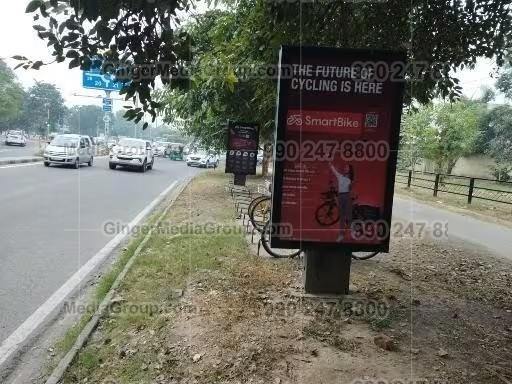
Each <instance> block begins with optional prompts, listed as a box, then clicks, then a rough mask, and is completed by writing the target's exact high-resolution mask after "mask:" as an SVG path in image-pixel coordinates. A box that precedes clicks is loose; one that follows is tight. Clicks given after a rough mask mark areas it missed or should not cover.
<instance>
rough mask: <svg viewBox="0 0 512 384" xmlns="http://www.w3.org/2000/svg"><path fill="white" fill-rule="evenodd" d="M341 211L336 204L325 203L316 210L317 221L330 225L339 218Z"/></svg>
mask: <svg viewBox="0 0 512 384" xmlns="http://www.w3.org/2000/svg"><path fill="white" fill-rule="evenodd" d="M339 216H340V214H339V211H338V207H337V206H336V205H333V204H330V203H323V204H322V205H321V206H320V207H318V209H317V210H316V212H315V219H316V222H317V223H318V224H320V225H323V226H330V225H333V224H334V223H336V222H337V221H338V220H339Z"/></svg>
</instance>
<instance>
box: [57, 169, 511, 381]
mask: <svg viewBox="0 0 512 384" xmlns="http://www.w3.org/2000/svg"><path fill="white" fill-rule="evenodd" d="M226 183H227V177H226V176H224V175H222V174H220V173H209V174H208V175H207V176H203V177H201V178H199V179H198V180H196V181H195V182H193V183H192V184H191V185H190V186H189V187H188V189H187V190H186V192H185V193H184V194H183V196H182V198H181V199H180V200H179V201H178V204H177V206H176V207H175V208H173V210H172V211H173V213H172V214H171V216H170V218H169V220H168V221H169V222H171V221H172V222H174V223H181V224H183V223H189V224H190V223H192V224H193V223H196V224H201V223H205V222H210V223H211V222H215V223H217V224H219V225H222V226H226V225H228V226H230V228H236V227H237V225H238V224H237V221H236V219H235V213H234V209H233V204H232V201H231V199H230V197H229V194H228V193H227V192H226V191H225V190H224V185H226ZM197 196H201V198H197ZM162 236H164V235H162ZM223 236H224V235H219V236H207V237H204V236H202V235H196V237H193V238H190V237H184V236H181V237H180V236H179V235H178V236H177V237H176V236H174V237H170V236H168V235H165V236H164V237H162V238H161V239H155V240H154V241H153V242H151V243H150V245H149V248H148V249H147V250H145V252H144V255H141V256H142V259H141V260H139V261H138V262H136V263H135V264H134V266H133V270H132V271H131V272H130V274H129V275H128V276H127V280H126V282H125V284H123V287H122V288H121V290H120V291H119V292H118V297H119V299H118V300H117V301H118V302H119V303H121V305H122V306H125V307H127V306H129V305H131V306H134V305H135V306H138V308H141V305H142V304H143V303H148V302H150V303H152V304H154V305H155V306H154V308H155V310H154V311H149V312H146V313H137V314H136V315H133V314H132V315H131V316H124V317H123V316H122V314H110V315H109V316H108V317H106V318H104V319H103V320H102V323H101V325H100V326H99V328H98V329H97V330H96V332H95V334H94V336H93V338H92V339H91V340H90V341H89V343H88V345H87V346H86V348H85V349H84V351H83V352H81V354H80V356H79V357H78V359H77V360H76V361H75V363H74V364H73V366H72V367H71V369H70V370H69V372H68V374H67V376H66V378H65V383H78V382H80V383H111V384H113V383H123V384H124V383H130V384H131V383H276V384H278V383H301V384H302V383H304V384H305V383H308V384H309V383H339V384H344V383H354V384H355V383H361V384H362V383H382V384H384V383H386V384H387V383H395V384H399V383H411V382H414V383H420V382H421V383H454V384H456V383H489V384H492V383H501V384H507V383H508V384H510V383H511V382H512V263H510V262H509V261H506V260H502V259H497V258H494V257H493V256H490V255H486V254H483V253H481V252H478V251H477V250H468V249H464V247H463V245H461V244H457V243H452V242H442V243H441V242H437V243H436V242H433V241H430V240H429V239H416V240H411V239H395V240H394V241H393V244H392V249H391V252H390V253H389V254H387V255H382V256H378V257H376V258H375V259H372V260H369V261H357V262H353V264H352V289H351V294H350V295H348V296H345V297H342V298H340V297H315V296H309V295H305V294H304V293H303V270H302V260H301V259H300V258H299V259H295V260H289V259H286V260H275V259H267V258H262V257H257V256H255V255H253V254H251V252H250V250H249V247H248V246H247V244H246V242H245V237H244V235H243V234H240V233H236V234H234V233H233V234H229V235H226V236H224V237H223ZM214 238H215V239H214ZM191 241H193V244H191V243H190V242H191ZM194 244H195V245H194ZM163 249H164V250H165V251H162V250H163ZM178 250H181V251H180V252H178ZM156 260H158V263H157V262H156ZM151 268H153V269H151ZM177 270H179V271H181V272H180V274H178V272H177ZM172 278H174V280H173V279H172ZM121 312H122V311H121ZM122 313H126V312H122Z"/></svg>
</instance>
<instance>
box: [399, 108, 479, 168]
mask: <svg viewBox="0 0 512 384" xmlns="http://www.w3.org/2000/svg"><path fill="white" fill-rule="evenodd" d="M484 113H485V106H483V105H482V104H481V103H475V102H471V101H468V100H462V101H459V102H455V103H446V102H445V103H438V104H432V105H426V106H422V107H420V108H419V109H418V110H416V111H413V112H410V113H408V114H406V115H405V116H404V119H403V130H402V137H401V158H402V159H403V160H405V161H404V162H405V163H406V164H409V165H410V166H411V167H413V166H414V165H416V164H417V162H418V160H419V159H420V158H424V159H428V160H431V161H433V162H434V164H435V171H436V172H439V173H447V174H450V173H451V172H452V170H453V167H454V166H455V164H456V163H457V160H459V159H460V158H461V157H462V156H466V155H469V154H471V153H472V152H473V151H474V148H475V143H476V141H477V138H478V136H479V134H480V131H479V128H480V126H481V122H480V120H481V119H482V118H483V116H484Z"/></svg>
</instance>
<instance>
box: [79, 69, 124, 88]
mask: <svg viewBox="0 0 512 384" xmlns="http://www.w3.org/2000/svg"><path fill="white" fill-rule="evenodd" d="M82 86H83V87H84V88H91V89H103V90H105V91H120V90H121V89H122V88H123V83H122V82H120V81H115V76H113V75H110V74H104V73H101V72H99V71H95V70H92V71H84V72H83V77H82Z"/></svg>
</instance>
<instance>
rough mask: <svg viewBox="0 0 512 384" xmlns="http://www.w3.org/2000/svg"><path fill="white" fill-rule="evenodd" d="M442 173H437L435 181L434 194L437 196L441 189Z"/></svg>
mask: <svg viewBox="0 0 512 384" xmlns="http://www.w3.org/2000/svg"><path fill="white" fill-rule="evenodd" d="M440 177H441V175H440V174H439V173H438V174H437V175H436V181H435V182H434V196H437V191H438V190H439V178H440Z"/></svg>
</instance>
